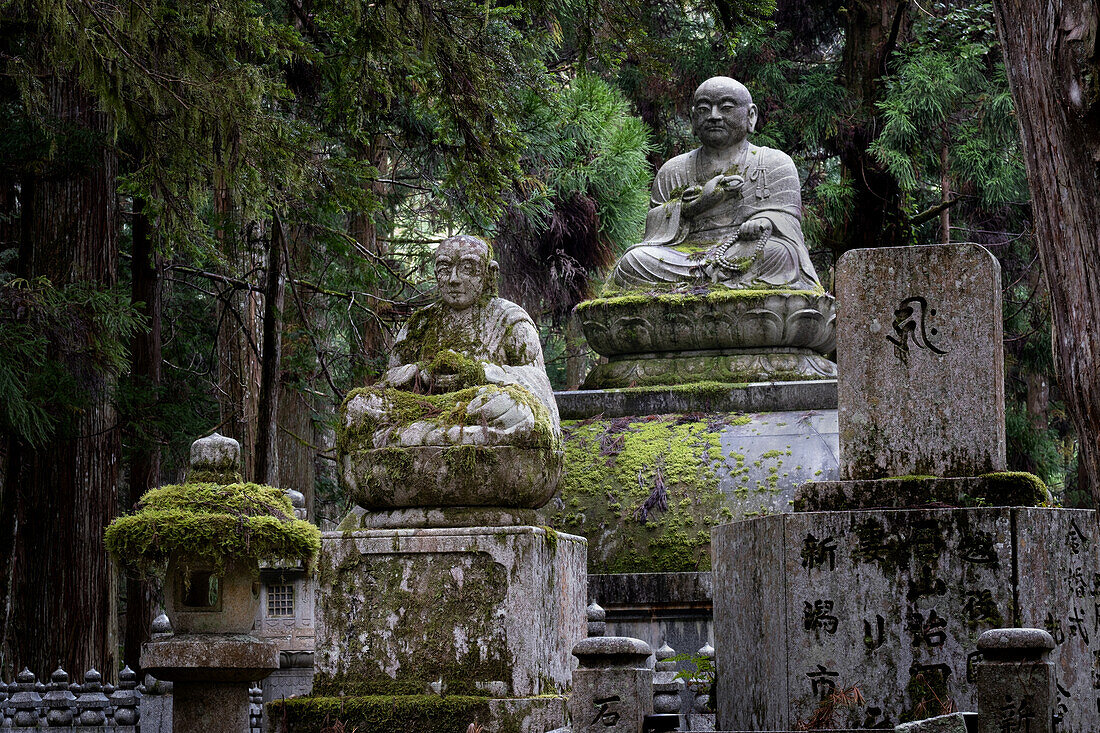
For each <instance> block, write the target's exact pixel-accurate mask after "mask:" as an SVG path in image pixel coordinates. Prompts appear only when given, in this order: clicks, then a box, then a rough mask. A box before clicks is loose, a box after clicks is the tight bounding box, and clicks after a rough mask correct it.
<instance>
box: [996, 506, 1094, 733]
mask: <svg viewBox="0 0 1100 733" xmlns="http://www.w3.org/2000/svg"><path fill="white" fill-rule="evenodd" d="M1016 525H1017V526H1016V533H1017V541H1018V544H1019V547H1020V552H1019V554H1018V557H1017V565H1018V568H1019V570H1018V572H1019V575H1020V582H1019V586H1018V588H1017V593H1018V595H1019V603H1020V618H1019V623H1017V624H1015V625H1016V626H1022V627H1029V628H1037V629H1044V630H1046V631H1047V633H1049V634H1050V635H1051V636H1052V637H1053V638H1054V644H1055V648H1054V651H1053V652H1051V654H1050V661H1051V662H1053V664H1054V681H1055V688H1054V692H1055V696H1056V698H1055V710H1054V715H1053V722H1054V723H1055V725H1053V726H1052V727H1051V728H1050V730H1051V731H1056V732H1057V733H1094V732H1095V731H1097V730H1100V666H1098V665H1100V572H1098V571H1100V567H1097V556H1098V554H1097V553H1098V550H1100V533H1098V531H1097V525H1096V514H1095V513H1093V512H1086V511H1066V510H1063V511H1058V512H1055V513H1052V512H1051V510H1049V509H1020V510H1018V511H1017V512H1016ZM1036 702H1037V703H1038V702H1040V701H1039V700H1036ZM1082 715H1085V716H1086V717H1081V716H1082ZM1035 730H1037V731H1039V730H1042V729H1041V728H1036V729H1035Z"/></svg>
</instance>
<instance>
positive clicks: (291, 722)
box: [267, 695, 490, 733]
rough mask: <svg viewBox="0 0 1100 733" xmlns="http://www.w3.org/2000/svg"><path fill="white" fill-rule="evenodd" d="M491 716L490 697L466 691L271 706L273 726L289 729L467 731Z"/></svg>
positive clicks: (293, 732) (303, 732) (313, 732)
mask: <svg viewBox="0 0 1100 733" xmlns="http://www.w3.org/2000/svg"><path fill="white" fill-rule="evenodd" d="M489 715H490V711H489V700H488V698H486V697H477V696H462V695H447V696H439V695H392V696H391V695H378V696H361V697H324V696H309V697H300V698H292V699H290V700H278V701H274V702H270V703H268V704H267V718H268V720H269V721H271V724H270V728H269V729H270V730H272V731H284V730H285V731H286V733H323V731H330V730H335V729H336V728H335V726H336V725H337V724H342V725H343V728H342V729H343V730H347V731H354V730H359V731H371V733H466V729H467V728H468V727H469V725H470V723H474V722H478V723H484V722H487V721H488V720H489ZM284 726H285V727H284Z"/></svg>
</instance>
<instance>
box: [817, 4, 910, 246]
mask: <svg viewBox="0 0 1100 733" xmlns="http://www.w3.org/2000/svg"><path fill="white" fill-rule="evenodd" d="M846 9H847V13H846V15H845V17H846V18H847V25H846V28H845V41H844V55H843V58H842V60H841V81H842V83H843V85H844V87H845V89H847V90H848V93H849V94H850V95H852V97H853V98H854V99H856V100H858V101H859V108H858V110H857V112H856V115H855V117H854V118H853V120H852V122H851V124H850V126H849V128H848V129H847V130H846V132H845V134H844V139H842V140H841V141H840V164H841V169H842V171H843V175H844V177H845V178H846V179H847V181H848V182H849V183H850V185H851V186H852V190H853V210H852V215H851V218H850V219H849V221H847V222H846V224H845V227H844V231H843V232H841V236H840V237H839V242H838V245H839V246H838V247H837V248H836V251H834V255H835V256H836V257H839V256H840V255H841V254H843V253H844V252H846V251H847V250H849V249H856V248H859V247H887V246H894V245H901V244H908V241H909V227H908V223H907V218H906V216H905V213H904V212H903V211H902V209H901V189H900V188H899V187H898V182H897V180H895V179H894V177H893V176H892V175H890V173H889V172H888V171H886V169H885V168H883V167H882V166H881V165H880V164H879V163H878V162H877V161H876V160H875V159H874V158H873V157H872V156H871V153H870V152H869V150H868V148H869V147H870V145H871V143H872V142H874V140H875V137H876V136H877V135H878V130H880V129H882V125H881V124H880V123H879V119H878V109H877V108H876V107H875V103H876V102H878V101H879V97H880V95H881V90H882V77H883V76H885V75H886V73H887V60H888V59H889V57H890V54H891V53H893V52H894V49H895V48H897V45H898V40H899V38H901V37H902V36H904V34H905V32H906V30H907V28H908V9H909V0H881V2H880V0H853V2H850V3H848V4H847V6H846Z"/></svg>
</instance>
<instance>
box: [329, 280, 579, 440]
mask: <svg viewBox="0 0 1100 733" xmlns="http://www.w3.org/2000/svg"><path fill="white" fill-rule="evenodd" d="M447 350H451V351H455V352H457V353H459V354H461V355H463V356H465V357H467V358H468V359H471V360H473V361H476V362H481V365H482V367H483V368H484V372H485V384H484V386H482V387H481V388H480V389H479V390H478V393H477V396H475V397H474V398H473V399H469V402H468V403H467V407H466V419H465V421H464V422H465V424H464V425H446V424H440V423H439V422H438V421H435V420H421V421H416V422H412V423H408V424H401V423H400V421H399V420H398V421H395V419H394V415H395V413H394V409H393V408H394V406H393V404H392V403H391V402H390V399H389V397H388V396H387V395H388V392H389V391H390V390H392V389H395V387H392V386H391V385H390V383H389V378H390V377H391V375H395V374H398V373H400V370H401V369H402V368H403V367H405V366H406V365H409V364H419V365H428V364H430V363H431V362H432V361H433V359H435V357H436V356H437V355H439V354H440V353H441V352H444V351H447ZM433 377H434V378H436V379H437V380H439V379H440V378H441V377H442V378H444V379H445V378H446V377H445V375H433ZM395 378H396V377H395ZM463 386H469V385H463ZM507 386H514V387H519V388H522V389H523V390H525V391H526V392H527V393H529V394H530V395H531V396H532V397H533V398H534V399H535V400H537V402H539V403H542V405H543V406H544V407H545V408H546V413H547V414H546V415H544V416H542V418H541V419H543V420H545V419H546V418H549V423H550V433H552V438H551V440H552V442H554V443H557V442H559V441H560V435H561V425H560V421H559V418H558V406H557V403H556V402H555V401H554V392H553V388H552V387H551V386H550V380H549V378H548V377H547V376H546V367H545V365H544V363H543V357H542V346H541V345H540V343H539V333H538V329H537V328H536V326H535V323H534V321H532V320H531V317H530V316H529V315H528V314H527V312H526V311H525V310H523V308H521V307H520V306H518V305H516V304H515V303H512V302H511V301H507V300H504V299H503V298H489V299H487V300H486V301H485V302H484V303H477V304H475V305H473V306H471V307H470V308H467V309H466V310H463V311H455V310H453V309H452V308H449V307H447V306H446V305H445V304H443V303H441V302H437V303H433V304H432V305H430V306H428V307H426V308H423V309H421V310H419V311H417V312H416V313H414V314H413V316H412V318H410V319H409V321H408V323H406V324H405V326H404V327H403V328H402V329H401V331H400V333H399V334H398V336H397V339H396V341H395V342H394V345H393V351H392V352H391V355H390V360H389V371H387V374H386V376H384V377H383V378H382V380H381V381H380V382H379V383H378V384H377V385H376V386H375V387H373V388H369V389H366V390H362V391H361V392H360V394H359V395H357V396H356V397H355V398H354V399H353V400H351V401H349V403H348V405H347V414H346V416H345V420H346V424H347V425H348V426H349V427H350V426H352V425H355V424H361V423H362V424H371V425H376V426H378V429H377V430H375V432H374V439H373V444H374V447H375V448H382V447H386V446H393V445H397V446H416V445H444V446H445V445H529V444H531V442H532V440H535V439H537V438H538V436H539V435H540V433H539V432H538V430H537V425H536V423H537V422H538V421H539V420H540V416H539V415H537V414H536V412H537V410H534V409H532V406H531V405H532V404H536V403H534V402H533V401H531V400H527V401H524V400H521V399H515V398H514V397H513V396H512V395H511V394H509V393H508V392H507V391H505V390H502V389H500V387H507ZM436 387H437V389H438V383H437V384H436ZM396 389H401V390H407V389H410V385H407V384H404V385H400V386H398V387H396ZM436 394H439V393H438V391H436ZM467 399H468V398H467ZM541 435H542V436H544V438H543V439H545V436H546V433H545V432H543V433H541Z"/></svg>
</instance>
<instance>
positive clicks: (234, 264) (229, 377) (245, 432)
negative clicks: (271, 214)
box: [196, 143, 262, 478]
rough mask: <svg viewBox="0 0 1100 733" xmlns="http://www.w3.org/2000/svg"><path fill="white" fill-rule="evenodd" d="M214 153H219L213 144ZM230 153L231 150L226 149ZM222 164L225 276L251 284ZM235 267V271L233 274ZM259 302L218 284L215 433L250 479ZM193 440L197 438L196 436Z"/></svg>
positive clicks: (218, 206) (218, 200)
mask: <svg viewBox="0 0 1100 733" xmlns="http://www.w3.org/2000/svg"><path fill="white" fill-rule="evenodd" d="M215 145H216V148H218V149H217V154H221V153H222V152H223V151H221V149H220V143H216V144H215ZM227 148H228V150H232V149H233V146H232V145H229V146H227ZM235 164H236V162H235V161H233V160H228V161H221V166H222V169H220V170H218V171H216V173H215V184H214V212H215V216H216V217H217V219H218V230H217V236H218V239H219V240H220V244H221V248H222V252H223V253H224V255H225V260H226V263H227V264H228V266H229V268H231V269H230V271H229V272H227V274H228V275H231V276H233V277H243V278H244V279H246V280H249V281H251V278H252V273H253V272H256V271H257V270H258V269H259V262H257V261H255V259H257V258H256V253H255V252H254V251H253V248H252V246H251V243H250V242H248V241H246V238H245V236H244V234H243V233H242V231H241V226H240V221H239V212H238V210H237V207H236V203H235V198H234V195H233V191H232V190H231V189H230V187H229V185H228V183H227V182H226V180H225V179H226V176H225V173H224V169H228V168H230V167H232V166H233V165H235ZM232 268H235V269H236V271H233V269H232ZM261 308H262V304H261V302H260V296H259V294H258V293H254V292H252V291H251V290H246V289H241V288H238V287H237V286H235V285H232V284H228V283H225V284H222V285H220V287H219V292H218V342H217V350H218V407H219V410H220V413H221V420H220V422H219V425H220V427H219V429H218V430H219V432H221V433H222V434H223V435H226V436H228V437H230V438H233V439H235V440H237V441H238V442H239V443H240V444H241V473H242V474H243V476H244V477H245V478H252V477H253V476H254V475H255V460H256V426H257V424H258V419H257V414H258V410H259V389H258V386H259V384H260V353H259V348H260V347H259V343H260V338H261V329H262V316H261V315H260V313H261ZM196 437H198V436H196Z"/></svg>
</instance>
